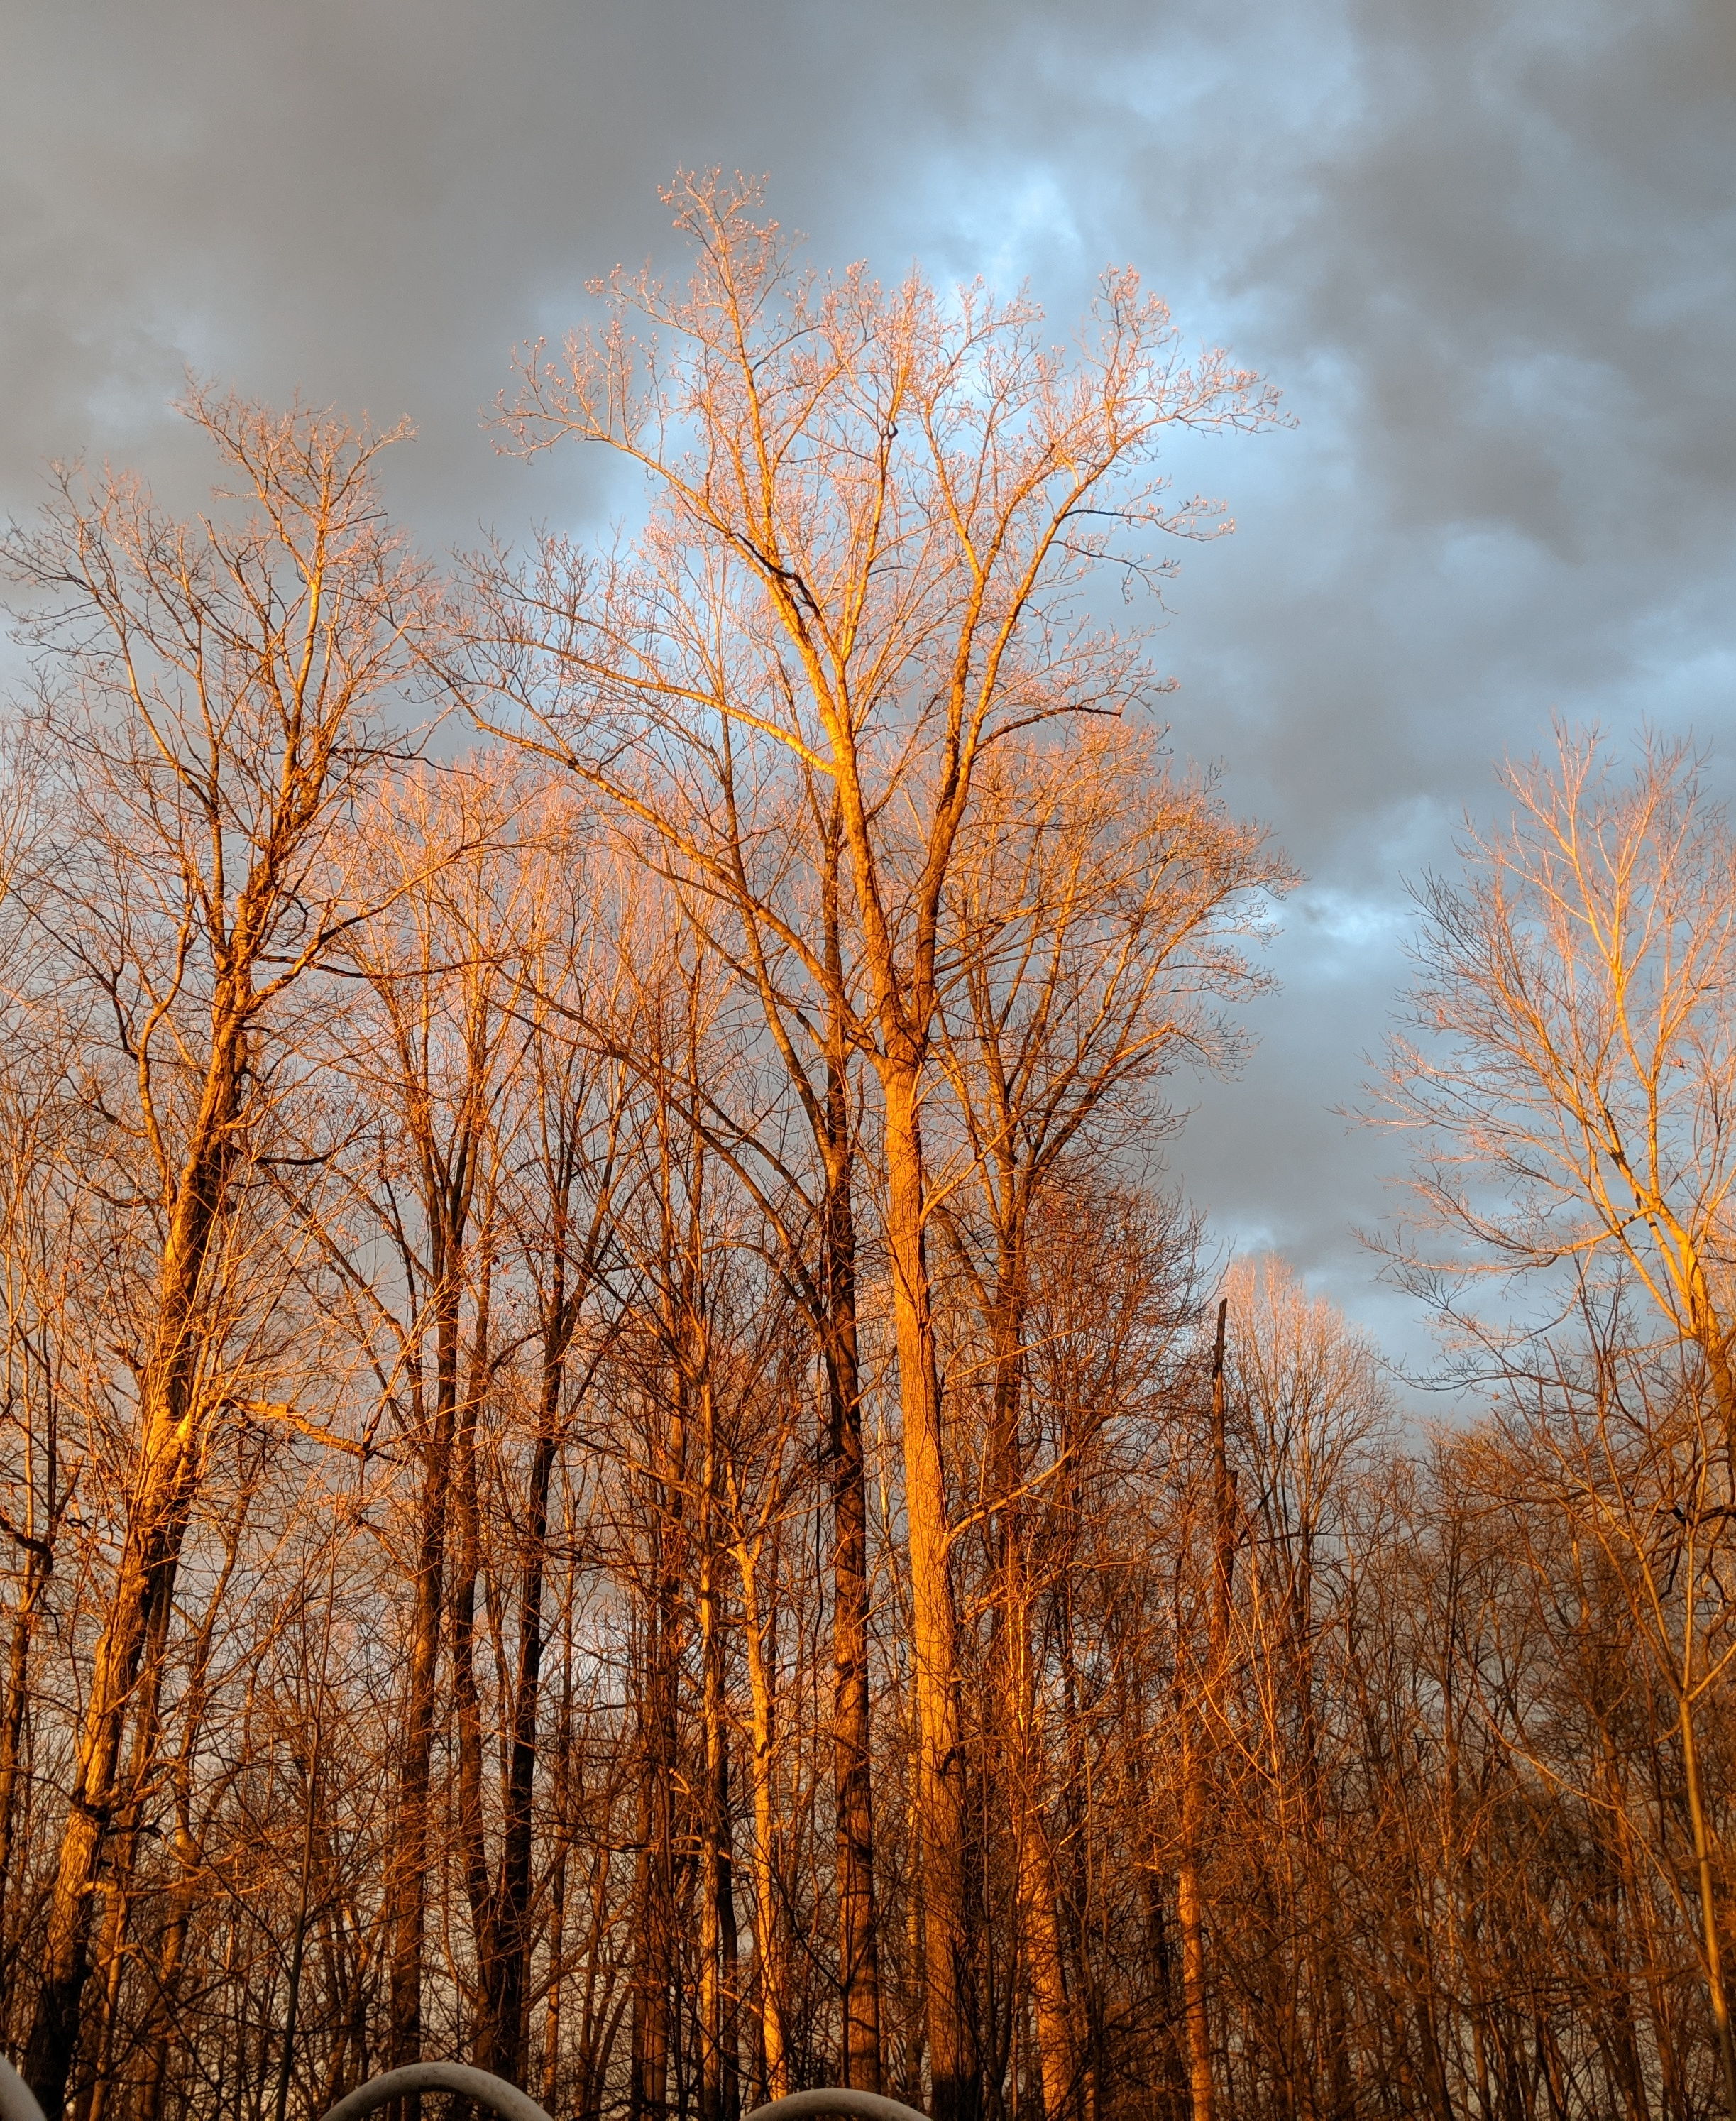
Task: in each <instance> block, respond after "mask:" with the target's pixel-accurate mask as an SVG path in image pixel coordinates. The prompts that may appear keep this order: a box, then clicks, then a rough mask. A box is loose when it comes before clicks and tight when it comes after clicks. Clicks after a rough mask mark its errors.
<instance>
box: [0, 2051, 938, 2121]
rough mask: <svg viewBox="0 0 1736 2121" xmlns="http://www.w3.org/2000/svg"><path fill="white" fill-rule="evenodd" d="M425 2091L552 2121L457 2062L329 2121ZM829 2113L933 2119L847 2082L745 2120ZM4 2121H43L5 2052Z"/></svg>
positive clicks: (398, 2076) (401, 2076)
mask: <svg viewBox="0 0 1736 2121" xmlns="http://www.w3.org/2000/svg"><path fill="white" fill-rule="evenodd" d="M423 2091H456V2092H458V2093H460V2094H462V2095H463V2097H465V2098H466V2099H471V2100H475V2102H476V2104H477V2105H478V2106H483V2107H486V2108H487V2109H489V2111H490V2112H491V2113H493V2114H498V2115H499V2116H500V2121H549V2117H548V2116H547V2114H545V2113H544V2112H543V2110H542V2108H541V2107H540V2106H539V2105H538V2104H537V2102H536V2100H534V2099H533V2098H532V2097H531V2096H530V2095H529V2094H528V2092H524V2091H519V2087H518V2086H517V2085H515V2084H509V2083H508V2082H507V2081H506V2080H505V2077H491V2075H490V2074H489V2072H487V2071H486V2069H470V2068H468V2067H466V2066H465V2064H463V2063H458V2062H417V2063H411V2064H410V2065H409V2067H407V2068H406V2069H389V2070H388V2071H387V2072H385V2074H384V2076H383V2077H370V2078H369V2080H368V2081H367V2082H366V2083H365V2084H361V2085H358V2086H356V2089H355V2091H351V2092H347V2093H346V2094H345V2095H344V2096H343V2097H342V2099H340V2100H338V2102H337V2105H335V2106H334V2107H333V2108H332V2109H330V2111H329V2112H328V2114H326V2115H325V2117H324V2121H362V2117H363V2116H364V2115H365V2114H372V2113H374V2112H375V2111H376V2110H377V2109H379V2108H380V2107H382V2106H384V2105H389V2103H390V2102H391V2101H392V2100H394V2099H403V2098H405V2097H407V2096H408V2095H410V2094H411V2093H412V2092H423ZM822 2114H838V2115H841V2116H843V2117H845V2121H928V2117H927V2115H926V2114H920V2113H919V2112H918V2111H917V2109H916V2108H915V2107H914V2106H906V2105H905V2104H904V2102H903V2101H902V2100H897V2099H886V2098H883V2097H882V2095H881V2094H880V2093H879V2092H877V2091H849V2090H848V2089H846V2087H845V2086H843V2085H822V2086H819V2087H817V2089H816V2090H814V2091H792V2092H790V2093H789V2095H787V2096H786V2097H784V2098H783V2099H774V2100H772V2101H771V2103H770V2105H766V2106H756V2108H755V2109H754V2110H753V2111H752V2113H751V2114H745V2115H744V2116H743V2117H742V2121H815V2117H817V2116H819V2115H822ZM0 2121H43V2116H42V2109H41V2108H40V2106H39V2105H37V2104H36V2100H35V2095H34V2094H33V2093H32V2092H31V2091H30V2086H28V2085H27V2084H26V2082H25V2081H24V2079H23V2078H22V2077H20V2076H19V2074H18V2072H17V2071H16V2070H15V2069H14V2068H13V2067H12V2064H11V2063H9V2062H8V2061H7V2059H6V2058H5V2056H4V2055H0Z"/></svg>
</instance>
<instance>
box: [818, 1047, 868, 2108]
mask: <svg viewBox="0 0 1736 2121" xmlns="http://www.w3.org/2000/svg"><path fill="white" fill-rule="evenodd" d="M827 1128H828V1133H829V1135H830V1141H829V1143H828V1144H827V1145H828V1148H829V1149H830V1151H831V1157H832V1159H833V1161H832V1163H831V1168H828V1171H827V1174H826V1205H825V1302H826V1396H827V1408H828V1413H829V1416H830V1423H829V1434H828V1438H827V1442H828V1444H829V1452H828V1459H829V1464H830V1469H831V1501H832V1524H833V1536H834V1540H835V1547H834V1555H833V1598H832V1662H833V1669H834V1674H835V1680H834V1693H833V1700H832V1749H833V1774H834V1784H835V1801H836V1806H837V1836H838V1987H839V1993H840V2004H841V2007H842V2011H843V2018H844V2028H843V2033H844V2037H843V2053H842V2056H841V2058H840V2059H841V2061H842V2063H843V2071H842V2076H841V2078H840V2081H841V2082H843V2083H845V2084H846V2085H851V2086H855V2087H856V2088H857V2089H858V2090H859V2091H879V2089H880V1946H879V1939H878V1936H877V1923H876V1917H875V1908H874V1808H873V1788H872V1785H871V1782H870V1775H869V1747H870V1740H871V1735H872V1734H871V1729H870V1725H869V1720H868V1719H869V1699H868V1479H867V1466H866V1461H865V1457H864V1453H863V1442H862V1383H861V1370H860V1357H859V1350H858V1343H857V1334H856V1228H855V1215H854V1204H853V1202H852V1200H851V1186H850V1168H851V1153H850V1145H849V1098H848V1084H847V1083H846V1081H845V1074H844V1070H843V1065H842V1061H841V1056H833V1058H832V1061H831V1065H830V1068H829V1074H828V1084H827Z"/></svg>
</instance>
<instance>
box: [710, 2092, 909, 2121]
mask: <svg viewBox="0 0 1736 2121" xmlns="http://www.w3.org/2000/svg"><path fill="white" fill-rule="evenodd" d="M813 2114H847V2115H849V2116H850V2117H851V2121H929V2117H928V2115H927V2114H922V2113H919V2112H918V2110H917V2109H916V2108H915V2107H914V2106H906V2105H905V2103H904V2101H903V2100H901V2099H883V2098H882V2096H881V2095H880V2094H879V2093H878V2092H877V2091H846V2090H845V2087H844V2086H842V2085H839V2084H834V2085H822V2086H820V2087H819V2088H818V2089H817V2090H816V2091H792V2092H789V2093H787V2094H786V2095H784V2097H783V2098H782V2099H774V2100H772V2101H771V2103H770V2105H766V2106H756V2107H755V2109H753V2111H752V2114H747V2115H746V2116H745V2117H744V2121H809V2117H810V2116H811V2115H813Z"/></svg>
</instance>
